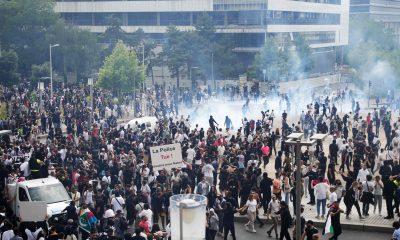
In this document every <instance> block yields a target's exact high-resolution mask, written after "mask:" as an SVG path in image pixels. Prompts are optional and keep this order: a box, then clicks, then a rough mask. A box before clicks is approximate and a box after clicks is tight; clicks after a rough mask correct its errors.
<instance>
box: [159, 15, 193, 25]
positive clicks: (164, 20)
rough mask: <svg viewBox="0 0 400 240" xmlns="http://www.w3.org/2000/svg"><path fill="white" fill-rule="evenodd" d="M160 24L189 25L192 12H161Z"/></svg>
mask: <svg viewBox="0 0 400 240" xmlns="http://www.w3.org/2000/svg"><path fill="white" fill-rule="evenodd" d="M160 25H161V26H168V25H176V26H189V25H190V13H185V12H164V13H160Z"/></svg>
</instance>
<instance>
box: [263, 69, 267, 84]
mask: <svg viewBox="0 0 400 240" xmlns="http://www.w3.org/2000/svg"><path fill="white" fill-rule="evenodd" d="M262 72H263V76H264V82H265V78H266V76H267V69H263V70H262Z"/></svg>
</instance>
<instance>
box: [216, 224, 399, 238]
mask: <svg viewBox="0 0 400 240" xmlns="http://www.w3.org/2000/svg"><path fill="white" fill-rule="evenodd" d="M269 226H271V225H266V226H264V227H263V228H258V226H257V227H256V230H257V233H250V232H247V231H245V229H244V226H243V223H235V231H236V239H237V240H269V239H271V240H275V235H274V233H272V236H273V238H268V237H267V229H269ZM318 230H319V231H320V232H322V230H321V229H318ZM278 231H279V229H278ZM278 233H279V232H278ZM216 239H218V240H220V239H223V238H222V237H217V238H216ZM228 239H229V240H230V239H232V238H231V237H230V236H229V237H228ZM322 239H325V238H322ZM339 239H340V240H359V239H362V240H386V239H387V240H390V239H391V234H388V233H379V232H363V231H353V230H343V233H342V235H340V236H339Z"/></svg>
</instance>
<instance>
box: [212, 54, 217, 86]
mask: <svg viewBox="0 0 400 240" xmlns="http://www.w3.org/2000/svg"><path fill="white" fill-rule="evenodd" d="M211 80H212V82H213V84H214V91H216V89H217V84H216V82H215V79H214V53H213V52H211Z"/></svg>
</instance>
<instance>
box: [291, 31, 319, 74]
mask: <svg viewBox="0 0 400 240" xmlns="http://www.w3.org/2000/svg"><path fill="white" fill-rule="evenodd" d="M293 45H294V51H295V52H294V53H293V54H292V55H291V56H292V58H294V59H292V63H293V65H292V67H293V68H292V71H293V72H294V74H298V73H300V74H302V75H303V74H307V73H308V72H309V71H310V70H311V69H312V67H313V65H314V63H313V60H312V58H311V48H310V46H309V44H308V43H307V42H306V40H305V39H304V37H303V36H301V35H297V36H296V37H295V39H294V42H293Z"/></svg>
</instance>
